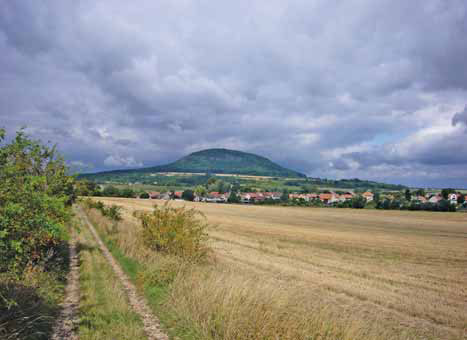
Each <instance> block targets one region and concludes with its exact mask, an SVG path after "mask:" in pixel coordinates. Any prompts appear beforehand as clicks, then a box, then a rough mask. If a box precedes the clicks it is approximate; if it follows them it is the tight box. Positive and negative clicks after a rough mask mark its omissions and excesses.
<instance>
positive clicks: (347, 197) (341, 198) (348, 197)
mask: <svg viewBox="0 0 467 340" xmlns="http://www.w3.org/2000/svg"><path fill="white" fill-rule="evenodd" d="M352 198H353V194H352V193H351V192H346V193H344V194H342V195H339V202H345V201H350V200H351V199H352Z"/></svg>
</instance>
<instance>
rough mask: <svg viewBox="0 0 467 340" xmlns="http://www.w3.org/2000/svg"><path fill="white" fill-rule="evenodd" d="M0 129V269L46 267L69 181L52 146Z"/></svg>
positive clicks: (63, 217)
mask: <svg viewBox="0 0 467 340" xmlns="http://www.w3.org/2000/svg"><path fill="white" fill-rule="evenodd" d="M4 138H5V131H4V130H3V129H0V259H1V261H0V273H10V274H13V275H19V274H21V273H22V272H23V271H24V269H25V268H26V267H27V266H36V265H43V266H46V265H47V263H48V262H49V261H51V260H52V259H53V258H54V256H56V255H57V249H58V246H59V244H60V243H61V242H62V241H63V240H64V239H65V238H66V228H65V224H66V223H67V221H69V218H70V213H69V209H67V206H69V205H71V203H72V202H73V200H74V198H75V197H74V190H73V182H74V179H73V178H72V177H71V176H68V169H67V167H66V165H65V162H64V160H63V158H62V157H60V156H59V155H58V154H57V152H56V149H55V147H52V148H50V147H48V146H45V145H42V144H41V143H40V142H38V141H34V140H31V139H30V138H28V137H27V136H26V135H25V133H24V132H23V131H19V132H18V133H17V134H16V138H14V139H13V140H12V141H11V142H10V143H9V144H6V143H4Z"/></svg>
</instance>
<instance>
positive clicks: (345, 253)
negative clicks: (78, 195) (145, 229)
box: [99, 198, 467, 339]
mask: <svg viewBox="0 0 467 340" xmlns="http://www.w3.org/2000/svg"><path fill="white" fill-rule="evenodd" d="M99 200H101V201H103V202H104V203H106V204H118V205H121V206H122V207H123V208H124V209H125V210H124V217H125V220H126V221H128V222H129V223H128V224H127V228H133V227H134V228H137V226H136V224H135V223H134V220H133V217H132V216H131V215H132V212H133V211H134V210H150V209H151V207H152V205H154V204H156V203H157V204H162V203H163V202H162V201H154V200H139V199H121V198H99ZM171 204H172V205H174V206H180V205H186V206H188V207H195V208H196V209H198V210H200V211H202V212H203V213H204V214H205V216H206V218H207V220H208V222H209V223H211V224H212V225H214V226H215V227H213V228H212V229H211V230H210V232H209V233H210V243H211V246H212V248H213V249H214V257H215V259H216V261H215V263H213V264H211V265H210V266H211V268H210V269H209V273H204V274H203V275H200V274H196V273H195V274H192V278H198V279H199V280H198V281H201V282H197V283H194V281H190V280H188V279H186V278H185V279H184V280H183V282H178V285H176V286H175V288H174V294H173V295H174V298H173V302H174V304H175V305H177V304H178V305H179V311H180V312H182V313H188V314H190V313H191V315H192V316H191V319H193V321H194V322H197V323H198V324H201V325H203V322H204V323H205V327H212V324H210V323H209V322H208V321H206V320H207V318H206V319H203V315H207V314H208V312H212V310H213V309H216V308H219V311H218V313H226V311H225V310H227V309H228V310H229V312H228V313H226V314H228V315H226V316H225V317H223V319H222V322H223V323H224V324H223V326H222V327H223V332H224V333H223V337H224V338H231V339H235V338H239V339H240V338H242V337H243V338H245V337H246V336H244V335H242V334H240V333H238V332H239V330H238V329H239V328H241V326H240V325H241V322H247V321H246V320H243V321H241V320H238V319H239V318H240V316H241V315H249V317H251V315H250V314H249V313H250V312H249V308H250V309H252V308H253V304H254V300H255V297H254V296H251V295H252V294H254V295H258V296H259V295H261V296H262V297H261V299H263V298H264V299H269V300H268V301H269V303H270V305H268V307H267V310H268V313H269V314H274V313H276V314H277V313H285V314H284V315H280V316H271V315H268V313H264V315H265V316H264V317H265V318H266V319H267V320H269V322H270V324H271V325H273V324H274V323H276V324H277V323H280V322H283V320H284V318H288V319H290V320H291V321H290V322H292V321H293V322H295V323H294V326H293V327H289V326H287V327H288V328H287V329H286V330H284V332H285V333H284V334H283V336H281V337H279V338H293V336H292V335H291V336H290V337H287V334H289V333H290V334H292V333H291V332H292V330H291V329H292V328H299V327H303V326H304V324H306V323H310V322H311V321H310V320H311V319H310V317H308V318H305V317H304V316H302V317H301V319H300V320H298V319H297V318H298V316H300V315H301V314H306V313H311V311H313V310H320V311H321V312H320V313H321V314H320V315H332V317H333V318H336V319H338V320H340V321H339V322H341V321H342V324H344V325H345V327H346V330H345V336H343V337H342V338H349V339H350V338H354V339H356V338H358V337H359V335H358V334H360V333H359V332H360V331H361V329H362V328H364V329H366V330H367V333H368V334H372V336H368V337H367V338H374V339H378V338H385V339H393V338H394V339H408V338H421V339H465V338H467V336H466V330H467V214H462V213H433V212H409V211H378V210H355V209H332V208H298V207H268V206H252V205H251V206H249V205H227V204H225V205H223V204H207V203H191V202H184V201H173V202H171ZM132 234H134V233H133V231H130V230H127V231H126V237H127V238H129V237H131V235H132ZM187 282H188V283H187ZM221 291H222V292H221ZM234 292H235V293H234ZM249 292H250V293H249ZM235 294H237V295H241V296H243V300H242V301H243V304H234V303H233V302H232V301H230V300H228V299H229V297H230V296H233V295H235ZM242 294H243V295H242ZM263 295H264V296H263ZM220 296H222V297H220ZM258 299H259V298H258ZM232 304H234V305H232ZM271 304H274V306H272V305H271ZM257 305H258V304H256V305H255V307H254V308H260V309H261V308H263V309H265V308H266V307H265V306H263V307H258V306H257ZM304 306H306V308H305V307H304ZM209 308H210V310H209V311H208V310H207V309H209ZM222 308H224V309H225V310H222ZM235 308H236V312H234V311H232V310H233V309H235ZM288 310H290V313H288V312H287V311H288ZM271 311H274V313H273V312H271ZM255 313H256V314H258V311H257V312H255ZM323 313H324V314H323ZM233 314H235V315H236V317H235V318H234V317H233V316H232V315H233ZM234 319H235V320H234ZM266 319H264V320H257V321H256V322H257V323H258V325H257V326H255V327H261V323H262V322H264V323H265V324H267V322H268V321H267V320H266ZM292 319H294V320H292ZM278 320H279V321H278ZM313 322H316V324H320V325H321V324H322V322H321V321H320V320H314V321H313ZM320 322H321V323H320ZM229 323H230V326H229ZM229 327H230V328H231V329H230V328H229ZM353 328H355V331H352V329H353ZM229 331H230V333H229ZM258 332H259V333H257V334H263V335H264V334H265V335H264V338H273V337H270V336H269V335H268V333H267V332H266V331H264V332H263V331H258ZM261 332H263V333H261ZM287 332H289V333H287ZM323 332H325V330H323ZM286 333H287V334H286ZM225 334H228V335H229V336H226V335H225ZM294 334H295V333H294ZM296 334H298V333H296ZM343 334H344V333H343ZM352 334H354V336H352ZM295 337H297V335H295ZM212 338H216V336H212ZM303 338H304V339H305V338H306V337H303ZM324 338H325V337H324V336H323V337H322V339H324ZM316 339H319V337H316Z"/></svg>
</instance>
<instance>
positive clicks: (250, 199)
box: [240, 192, 266, 203]
mask: <svg viewBox="0 0 467 340" xmlns="http://www.w3.org/2000/svg"><path fill="white" fill-rule="evenodd" d="M265 199H266V197H265V196H264V194H263V193H261V192H247V193H243V194H241V195H240V200H241V201H242V203H254V202H259V201H264V200H265Z"/></svg>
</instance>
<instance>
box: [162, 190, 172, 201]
mask: <svg viewBox="0 0 467 340" xmlns="http://www.w3.org/2000/svg"><path fill="white" fill-rule="evenodd" d="M170 194H171V193H170V192H166V193H163V194H160V195H159V199H161V200H166V201H168V200H170V198H171V197H170Z"/></svg>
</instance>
